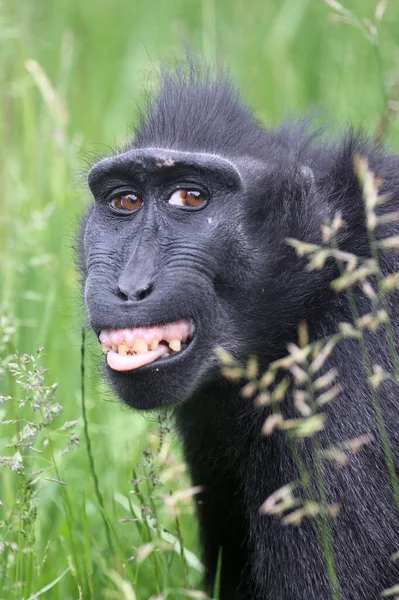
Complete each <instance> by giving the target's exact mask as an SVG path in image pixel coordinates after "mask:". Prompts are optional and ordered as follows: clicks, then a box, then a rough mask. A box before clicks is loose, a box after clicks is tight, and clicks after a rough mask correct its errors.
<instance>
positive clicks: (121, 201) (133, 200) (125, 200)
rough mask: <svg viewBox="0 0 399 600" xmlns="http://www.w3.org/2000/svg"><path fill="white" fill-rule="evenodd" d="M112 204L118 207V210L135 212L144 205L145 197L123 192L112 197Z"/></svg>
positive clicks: (113, 206)
mask: <svg viewBox="0 0 399 600" xmlns="http://www.w3.org/2000/svg"><path fill="white" fill-rule="evenodd" d="M110 204H111V206H112V208H116V209H117V210H125V211H129V212H133V211H135V210H138V209H139V208H140V207H141V206H142V204H143V199H142V198H140V196H136V194H123V195H121V196H115V198H112V200H111V202H110Z"/></svg>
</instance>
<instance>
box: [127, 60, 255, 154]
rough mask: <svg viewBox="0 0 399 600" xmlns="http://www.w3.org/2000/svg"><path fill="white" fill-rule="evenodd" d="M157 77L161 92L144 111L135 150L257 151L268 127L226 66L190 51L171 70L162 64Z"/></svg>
mask: <svg viewBox="0 0 399 600" xmlns="http://www.w3.org/2000/svg"><path fill="white" fill-rule="evenodd" d="M159 80H160V87H159V92H158V93H157V94H156V95H152V94H149V95H148V97H147V102H146V104H145V107H144V109H142V110H141V111H140V118H139V124H138V126H137V128H136V129H135V135H134V139H133V142H132V144H131V146H130V147H131V148H170V149H173V150H182V151H191V152H196V151H197V152H210V153H215V154H220V155H222V156H223V155H224V156H241V155H243V154H246V155H253V154H255V155H256V147H257V146H258V145H259V146H260V145H261V143H262V139H263V135H264V130H263V128H262V126H261V125H260V124H259V123H258V121H257V120H256V119H255V117H254V116H253V114H252V112H251V110H250V109H249V108H248V107H246V106H245V105H244V104H243V102H242V100H241V97H240V93H239V91H238V89H237V87H236V86H235V85H234V84H233V83H232V81H231V79H230V75H229V72H228V71H227V70H226V69H223V68H221V67H217V68H215V69H213V68H212V67H211V66H210V65H209V63H207V62H206V61H204V60H202V59H200V58H199V57H197V56H191V55H189V56H186V59H185V60H184V62H180V63H179V62H178V63H177V64H176V65H175V67H174V68H173V69H171V68H167V67H165V66H161V68H160V75H159Z"/></svg>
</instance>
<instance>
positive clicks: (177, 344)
mask: <svg viewBox="0 0 399 600" xmlns="http://www.w3.org/2000/svg"><path fill="white" fill-rule="evenodd" d="M169 348H170V349H171V350H174V351H175V352H180V350H181V341H180V340H172V341H171V342H169Z"/></svg>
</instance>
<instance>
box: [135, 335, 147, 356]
mask: <svg viewBox="0 0 399 600" xmlns="http://www.w3.org/2000/svg"><path fill="white" fill-rule="evenodd" d="M133 350H134V351H135V352H136V353H137V354H145V353H146V352H148V344H146V342H145V341H144V340H141V339H140V338H138V339H137V340H134V344H133Z"/></svg>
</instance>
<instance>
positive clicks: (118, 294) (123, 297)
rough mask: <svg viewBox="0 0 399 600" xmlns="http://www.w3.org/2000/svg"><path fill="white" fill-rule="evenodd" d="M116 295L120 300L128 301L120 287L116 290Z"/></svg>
mask: <svg viewBox="0 0 399 600" xmlns="http://www.w3.org/2000/svg"><path fill="white" fill-rule="evenodd" d="M116 295H117V296H118V298H120V299H121V300H129V296H128V295H127V294H126V292H124V291H123V290H121V288H120V287H118V289H117V290H116Z"/></svg>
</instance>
